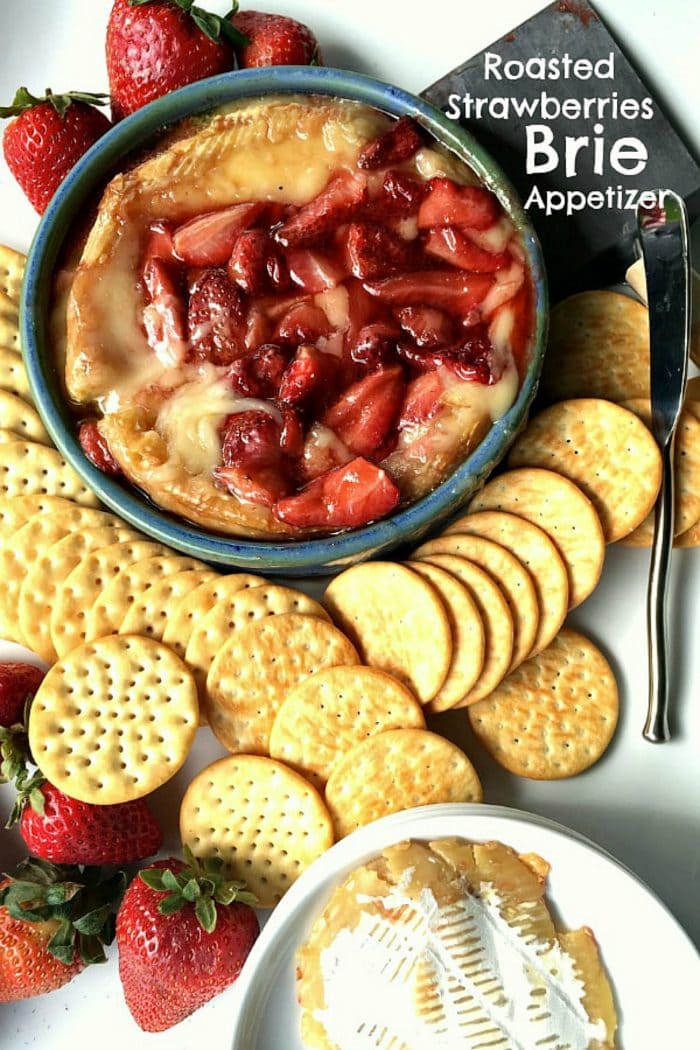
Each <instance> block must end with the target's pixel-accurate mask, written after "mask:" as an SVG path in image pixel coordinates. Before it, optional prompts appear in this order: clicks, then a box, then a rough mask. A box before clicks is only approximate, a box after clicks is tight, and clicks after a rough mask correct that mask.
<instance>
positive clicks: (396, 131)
mask: <svg viewBox="0 0 700 1050" xmlns="http://www.w3.org/2000/svg"><path fill="white" fill-rule="evenodd" d="M422 145H423V136H422V134H421V130H420V128H419V126H418V124H416V122H415V120H413V118H412V117H401V118H400V119H399V120H395V121H394V122H393V123H392V125H391V127H389V128H387V130H386V131H385V132H383V133H382V134H381V135H379V136H378V137H377V138H376V139H372V140H371V141H370V142H368V143H367V145H366V146H363V147H362V149H361V150H360V153H359V156H358V158H357V163H358V166H359V167H360V168H364V169H365V170H367V171H370V170H372V169H373V168H386V167H388V165H389V164H401V162H402V161H404V160H408V158H409V157H412V156H413V154H414V153H417V152H418V150H419V149H420V148H421V146H422Z"/></svg>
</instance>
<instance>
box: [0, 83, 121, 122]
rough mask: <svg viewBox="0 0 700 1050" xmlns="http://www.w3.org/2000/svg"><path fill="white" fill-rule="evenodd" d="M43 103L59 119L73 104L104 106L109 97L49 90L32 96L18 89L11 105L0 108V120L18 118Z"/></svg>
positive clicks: (24, 88) (82, 92)
mask: <svg viewBox="0 0 700 1050" xmlns="http://www.w3.org/2000/svg"><path fill="white" fill-rule="evenodd" d="M45 102H48V103H50V104H51V105H52V106H53V108H54V109H55V110H56V112H57V113H58V115H59V117H61V118H63V117H65V115H66V110H67V109H68V107H69V106H70V105H71V104H72V103H73V102H84V103H85V104H86V105H88V106H106V105H107V103H108V102H109V95H103V94H92V93H91V92H89V91H67V92H65V93H64V94H61V95H55V94H54V93H53V91H52V90H51V88H47V89H46V94H44V95H41V96H38V95H32V93H31V92H30V91H29V90H28V89H27V88H26V87H21V88H18V90H17V92H16V94H15V97H14V99H13V101H12V105H10V106H0V118H2V119H5V118H7V117H18V116H19V115H20V113H24V112H26V110H28V109H34V107H35V106H41V105H43V104H44V103H45Z"/></svg>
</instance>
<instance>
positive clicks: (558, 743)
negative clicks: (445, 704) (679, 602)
mask: <svg viewBox="0 0 700 1050" xmlns="http://www.w3.org/2000/svg"><path fill="white" fill-rule="evenodd" d="M617 716H618V691H617V682H616V681H615V675H614V674H613V672H612V669H611V667H610V664H609V663H608V661H607V660H606V659H605V657H604V656H603V654H602V653H601V652H600V650H599V649H598V648H597V647H596V646H595V645H594V644H593V642H591V641H590V640H589V639H588V638H586V637H585V636H584V635H582V634H579V633H578V631H572V630H571V629H570V628H567V627H565V628H564V629H563V630H562V631H561V632H560V633H559V634H558V635H557V637H556V638H555V640H554V641H553V642H552V644H551V645H550V646H549V647H548V648H547V649H545V650H544V651H543V652H541V653H539V654H538V655H537V656H533V658H532V659H531V660H527V661H526V662H525V663H524V664H521V666H520V667H519V668H518V669H517V670H516V671H514V672H513V674H512V675H509V677H508V678H507V679H506V680H505V681H504V682H503V683H502V685H501V686H500V687H499V688H498V689H497V690H496V691H495V692H494V693H493V694H492V695H491V696H490V697H489V698H488V699H487V700H483V701H482V703H480V704H476V705H475V706H474V707H470V708H469V721H470V722H471V725H472V729H473V730H474V733H475V734H476V736H477V738H478V740H479V741H480V742H481V743H482V744H483V746H484V747H485V748H486V750H487V751H488V752H489V753H490V754H491V755H492V756H493V757H494V758H495V759H496V761H497V762H498V763H499V764H500V765H502V766H504V767H505V768H506V769H508V770H510V772H511V773H517V774H518V776H521V777H529V778H531V779H532V780H558V779H560V778H562V777H570V776H574V775H575V774H576V773H581V772H583V770H584V769H588V767H589V766H592V765H593V763H594V762H597V761H598V759H599V758H600V756H601V755H602V754H603V752H604V751H605V749H606V748H607V746H608V744H609V743H610V741H611V739H612V736H613V733H614V732H615V727H616V725H617Z"/></svg>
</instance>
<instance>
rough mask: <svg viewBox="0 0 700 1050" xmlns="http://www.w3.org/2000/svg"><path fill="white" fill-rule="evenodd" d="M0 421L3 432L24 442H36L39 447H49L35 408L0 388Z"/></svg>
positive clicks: (48, 441)
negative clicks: (7, 431) (5, 431)
mask: <svg viewBox="0 0 700 1050" xmlns="http://www.w3.org/2000/svg"><path fill="white" fill-rule="evenodd" d="M0 419H1V420H2V425H3V428H4V429H5V430H9V431H10V432H11V433H13V434H15V435H16V436H17V437H18V438H23V439H24V440H25V441H38V442H39V444H40V445H51V438H50V437H49V435H48V434H47V433H46V429H45V428H44V424H43V423H42V422H41V417H40V416H39V413H38V412H37V410H36V409H35V408H32V406H31V405H30V404H29V403H28V402H27V401H25V400H24V398H22V397H19V396H18V395H17V394H13V393H10V391H8V390H3V389H1V388H0Z"/></svg>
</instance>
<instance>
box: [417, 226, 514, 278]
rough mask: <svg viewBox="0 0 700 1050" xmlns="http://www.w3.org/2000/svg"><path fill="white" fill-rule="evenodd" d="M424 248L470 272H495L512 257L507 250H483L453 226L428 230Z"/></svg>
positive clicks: (506, 264) (507, 263)
mask: <svg viewBox="0 0 700 1050" xmlns="http://www.w3.org/2000/svg"><path fill="white" fill-rule="evenodd" d="M425 250H426V251H427V252H429V253H430V255H436V256H437V257H438V259H444V260H445V262H448V263H451V265H452V266H457V267H459V269H460V270H471V271H472V273H495V271H496V270H502V269H503V268H504V267H506V266H508V265H509V264H510V262H511V259H512V257H511V256H510V255H509V253H508V252H487V251H484V249H483V248H480V247H479V246H478V245H477V244H474V242H473V241H471V240H470V239H469V238H468V237H467V236H465V234H463V233H462V232H461V230H458V229H457V228H456V227H454V226H442V227H441V228H440V229H437V230H429V231H428V235H427V237H426V238H425Z"/></svg>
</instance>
